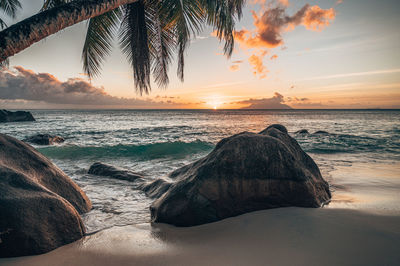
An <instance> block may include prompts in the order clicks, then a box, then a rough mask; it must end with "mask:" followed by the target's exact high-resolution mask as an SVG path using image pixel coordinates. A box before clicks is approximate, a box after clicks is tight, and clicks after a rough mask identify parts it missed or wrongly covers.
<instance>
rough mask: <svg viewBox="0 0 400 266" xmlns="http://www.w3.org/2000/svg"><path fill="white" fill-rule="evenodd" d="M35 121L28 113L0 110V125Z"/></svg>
mask: <svg viewBox="0 0 400 266" xmlns="http://www.w3.org/2000/svg"><path fill="white" fill-rule="evenodd" d="M24 121H36V120H35V118H33V116H32V114H31V113H30V112H25V111H16V112H11V111H7V110H4V109H3V110H0V123H6V122H24Z"/></svg>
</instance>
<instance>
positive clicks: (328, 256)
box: [0, 207, 400, 266]
mask: <svg viewBox="0 0 400 266" xmlns="http://www.w3.org/2000/svg"><path fill="white" fill-rule="evenodd" d="M399 244H400V216H389V215H378V214H373V213H368V212H362V211H357V210H350V209H333V208H322V209H309V208H294V207H289V208H278V209H270V210H264V211H257V212H252V213H247V214H244V215H240V216H236V217H231V218H227V219H224V220H222V221H219V222H215V223H210V224H205V225H201V226H195V227H174V226H171V225H166V224H154V225H150V224H139V225H128V226H121V227H118V226H114V227H112V228H109V229H105V230H103V231H100V232H97V233H95V234H93V235H89V236H86V237H85V238H83V239H81V240H78V241H76V242H74V243H72V244H69V245H66V246H63V247H60V248H58V249H56V250H53V251H51V252H49V253H46V254H43V255H38V256H27V257H17V258H7V259H0V264H1V265H10V266H11V265H100V266H101V265H188V264H190V265H246V264H247V265H248V264H251V265H294V264H295V265H395V264H397V263H398V262H399V261H400V246H399Z"/></svg>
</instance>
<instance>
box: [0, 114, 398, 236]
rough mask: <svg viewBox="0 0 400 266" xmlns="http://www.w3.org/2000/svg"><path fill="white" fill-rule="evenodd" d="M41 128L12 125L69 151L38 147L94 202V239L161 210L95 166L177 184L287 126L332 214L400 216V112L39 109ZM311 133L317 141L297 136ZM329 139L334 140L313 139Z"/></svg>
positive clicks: (90, 221)
mask: <svg viewBox="0 0 400 266" xmlns="http://www.w3.org/2000/svg"><path fill="white" fill-rule="evenodd" d="M31 112H32V114H33V115H34V117H35V118H36V120H37V121H36V122H19V123H6V124H1V125H0V132H1V133H4V134H8V135H11V136H14V137H16V138H18V139H24V138H25V137H27V136H30V135H34V134H38V133H48V134H54V135H59V136H62V137H64V138H65V140H66V141H65V142H64V143H63V144H61V145H54V146H35V148H37V149H38V150H39V151H40V152H41V153H43V154H44V155H45V156H47V157H49V158H50V159H51V160H52V161H53V162H54V163H55V164H56V165H57V166H58V167H60V168H61V169H62V170H64V171H65V172H66V173H67V174H68V175H69V176H70V177H71V178H72V179H73V180H74V181H75V182H76V183H77V184H78V185H79V186H80V187H81V188H82V189H83V190H84V191H85V192H86V193H87V195H88V196H89V198H90V199H91V201H92V203H93V210H92V211H90V212H89V213H87V214H85V215H84V216H83V219H84V222H85V225H86V226H87V229H88V231H89V232H92V231H95V230H99V229H103V228H107V227H111V226H114V225H126V224H137V223H143V222H148V221H149V220H150V213H149V206H150V204H151V202H152V200H151V199H149V198H147V197H146V196H145V195H144V193H143V192H141V191H140V190H138V189H137V187H136V185H135V183H132V182H128V181H122V180H116V179H112V178H107V177H100V176H93V175H89V174H87V171H88V169H89V167H90V165H91V164H92V163H94V162H98V161H100V162H104V163H108V164H112V165H115V166H118V167H124V168H127V169H130V170H133V171H135V172H140V173H142V174H144V175H145V176H147V177H148V178H154V179H156V178H160V177H163V178H167V176H168V174H169V173H170V172H171V171H173V170H174V169H177V168H178V167H181V166H183V165H185V164H188V163H191V162H193V161H195V160H197V159H199V158H201V157H203V156H205V155H207V154H208V153H209V152H210V151H211V150H212V149H213V148H214V146H215V145H216V143H217V142H218V141H219V140H221V139H222V138H225V137H228V136H231V135H233V134H236V133H239V132H243V131H250V132H259V131H261V130H263V129H264V128H266V127H267V126H268V125H270V124H275V123H279V124H283V125H285V126H286V127H287V128H288V130H289V133H290V135H292V136H293V137H294V138H295V139H296V140H297V141H298V142H299V144H300V145H301V147H302V148H303V149H304V150H305V151H306V152H307V153H308V154H309V155H310V156H311V157H312V158H313V159H314V160H315V161H316V163H317V164H318V166H319V167H320V170H321V172H322V175H323V177H324V178H325V179H326V180H327V181H328V182H329V183H330V186H331V190H332V194H333V198H332V202H331V203H330V204H329V205H328V206H326V207H328V208H353V209H360V210H364V211H373V212H383V213H396V214H399V213H400V163H399V162H400V111H399V110H282V111H277V110H32V111H31ZM300 129H307V130H308V131H309V132H310V133H311V134H295V132H296V131H297V130H300ZM319 130H323V131H326V132H328V133H329V134H312V133H314V132H316V131H319Z"/></svg>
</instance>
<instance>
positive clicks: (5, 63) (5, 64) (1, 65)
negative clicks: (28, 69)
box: [0, 58, 10, 70]
mask: <svg viewBox="0 0 400 266" xmlns="http://www.w3.org/2000/svg"><path fill="white" fill-rule="evenodd" d="M9 65H10V61H9V60H8V58H7V59H6V60H4V61H1V62H0V70H1V69H2V68H8V67H9Z"/></svg>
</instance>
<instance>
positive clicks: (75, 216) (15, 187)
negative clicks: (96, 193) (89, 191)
mask: <svg viewBox="0 0 400 266" xmlns="http://www.w3.org/2000/svg"><path fill="white" fill-rule="evenodd" d="M90 209H91V202H90V200H89V199H88V198H87V196H86V195H85V193H84V192H83V191H82V190H81V189H80V188H79V187H78V186H77V185H76V184H75V183H74V182H73V181H72V180H71V179H70V178H69V177H68V176H67V175H66V174H65V173H63V172H62V171H61V170H60V169H59V168H57V167H56V166H55V165H54V164H53V163H52V162H51V161H50V160H49V159H47V158H46V157H44V156H43V155H42V154H40V153H39V152H37V151H36V150H35V149H34V148H32V147H31V146H29V145H28V144H26V143H24V142H22V141H19V140H17V139H15V138H13V137H10V136H7V135H4V134H0V257H12V256H26V255H35V254H41V253H45V252H48V251H50V250H53V249H55V248H57V247H59V246H62V245H65V244H68V243H71V242H73V241H75V240H78V239H80V238H81V237H82V236H83V235H84V234H85V227H84V225H83V223H82V220H81V218H80V216H79V213H84V212H87V211H89V210H90Z"/></svg>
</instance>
